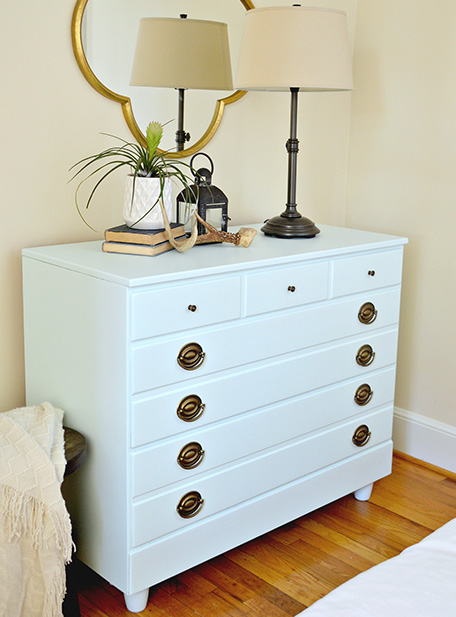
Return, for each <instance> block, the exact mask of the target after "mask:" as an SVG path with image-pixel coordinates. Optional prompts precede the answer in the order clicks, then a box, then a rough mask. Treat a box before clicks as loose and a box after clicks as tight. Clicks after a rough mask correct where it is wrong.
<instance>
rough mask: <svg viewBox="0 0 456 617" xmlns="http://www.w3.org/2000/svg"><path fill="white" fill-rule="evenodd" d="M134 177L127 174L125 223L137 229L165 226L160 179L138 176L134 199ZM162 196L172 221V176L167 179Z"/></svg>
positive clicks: (124, 209)
mask: <svg viewBox="0 0 456 617" xmlns="http://www.w3.org/2000/svg"><path fill="white" fill-rule="evenodd" d="M133 179H134V177H133V176H127V178H126V182H125V197H124V208H123V217H124V221H125V223H126V224H127V225H128V226H130V227H134V228H135V229H161V228H163V227H164V226H165V224H164V222H163V216H162V211H161V207H160V203H159V201H158V198H159V196H160V179H159V178H140V177H136V180H135V192H134V195H133V199H132V192H133ZM162 198H163V205H164V207H165V211H166V214H167V216H168V220H169V221H172V220H173V187H172V182H171V180H170V178H166V179H165V184H164V187H163V196H162ZM154 204H155V205H154ZM152 206H153V207H152ZM151 208H152V210H151ZM149 210H150V212H149ZM146 213H147V214H146Z"/></svg>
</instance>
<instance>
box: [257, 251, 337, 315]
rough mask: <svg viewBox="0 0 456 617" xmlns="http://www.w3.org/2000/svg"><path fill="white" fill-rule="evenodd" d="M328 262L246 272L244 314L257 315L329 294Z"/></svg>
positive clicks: (322, 297)
mask: <svg viewBox="0 0 456 617" xmlns="http://www.w3.org/2000/svg"><path fill="white" fill-rule="evenodd" d="M328 271H329V265H328V262H319V263H312V264H304V265H300V266H294V267H289V268H278V269H276V270H268V271H267V272H258V273H255V274H248V275H247V276H246V314H247V315H258V314H260V313H267V312H269V311H276V310H279V309H286V308H290V307H293V306H300V305H301V304H309V303H311V302H318V301H319V300H325V299H326V298H327V297H328Z"/></svg>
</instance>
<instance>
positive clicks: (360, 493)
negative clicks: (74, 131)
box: [354, 483, 374, 501]
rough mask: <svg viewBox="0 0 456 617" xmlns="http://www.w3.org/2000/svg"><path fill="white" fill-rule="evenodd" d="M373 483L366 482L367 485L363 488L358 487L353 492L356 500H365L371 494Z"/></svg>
mask: <svg viewBox="0 0 456 617" xmlns="http://www.w3.org/2000/svg"><path fill="white" fill-rule="evenodd" d="M373 487H374V484H373V483H372V484H368V485H367V486H363V488H359V489H358V490H357V491H355V492H354V495H355V498H356V499H357V500H358V501H367V500H368V499H369V497H370V496H371V494H372V489H373Z"/></svg>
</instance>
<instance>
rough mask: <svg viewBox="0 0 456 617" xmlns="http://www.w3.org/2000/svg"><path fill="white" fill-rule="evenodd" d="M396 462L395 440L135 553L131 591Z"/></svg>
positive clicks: (270, 526)
mask: <svg viewBox="0 0 456 617" xmlns="http://www.w3.org/2000/svg"><path fill="white" fill-rule="evenodd" d="M391 459H392V443H391V441H388V442H386V443H383V444H381V445H379V446H376V447H375V448H370V449H369V450H366V449H364V448H362V449H361V450H360V452H359V453H358V454H356V455H355V456H352V457H350V458H348V459H345V460H343V461H340V462H339V463H336V464H335V465H331V466H330V467H326V468H324V469H321V470H319V471H317V472H315V473H313V474H310V475H307V476H305V477H304V478H300V479H298V480H296V481H295V482H291V483H289V484H286V485H284V486H282V487H279V488H278V489H275V490H273V491H270V492H268V493H265V494H263V495H260V496H258V497H256V498H254V499H251V500H249V501H245V502H243V503H242V504H239V505H237V506H235V507H233V508H230V509H228V510H225V511H224V512H220V513H218V514H217V515H215V516H212V517H209V518H206V519H204V520H203V521H202V523H201V524H199V523H196V524H195V525H190V526H187V527H185V528H183V529H180V530H179V531H177V532H176V533H171V534H169V535H167V536H162V537H161V538H158V539H157V540H155V541H153V542H151V543H150V544H147V545H143V546H140V547H138V548H136V549H133V550H131V551H130V553H129V566H130V567H129V585H128V590H127V592H128V593H135V592H137V591H141V590H143V589H146V588H147V587H150V586H152V585H155V584H156V583H158V582H160V581H162V580H164V579H167V578H169V577H171V576H174V575H175V574H178V573H179V572H183V571H185V570H187V569H188V568H191V567H193V566H195V565H197V564H199V563H202V562H204V561H207V560H208V559H211V558H212V557H215V556H216V555H220V554H221V553H224V552H226V551H228V550H230V549H232V548H234V547H235V546H239V545H240V544H243V543H244V542H247V541H248V540H251V539H252V538H256V537H257V536H259V535H261V534H263V533H266V532H268V531H271V529H276V528H277V527H279V526H280V525H284V524H285V523H288V522H289V521H292V520H294V519H296V518H298V517H299V516H303V515H304V514H306V513H307V512H312V511H313V510H315V509H316V508H320V507H321V506H323V505H325V504H327V503H330V502H331V501H334V500H335V499H338V498H340V497H343V496H344V495H347V494H348V493H351V492H352V491H355V490H357V489H359V488H361V487H363V486H366V485H367V484H369V483H371V482H375V481H376V480H379V479H380V478H382V477H384V476H386V475H388V474H389V473H391Z"/></svg>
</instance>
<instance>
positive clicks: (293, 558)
mask: <svg viewBox="0 0 456 617" xmlns="http://www.w3.org/2000/svg"><path fill="white" fill-rule="evenodd" d="M453 517H456V476H455V475H454V474H448V475H446V473H445V472H444V470H440V469H437V468H429V467H428V466H424V467H423V466H421V465H419V464H418V463H417V462H416V461H415V460H408V459H407V458H403V457H400V456H395V457H394V461H393V473H392V474H391V475H390V476H388V477H386V478H383V479H382V480H380V481H379V482H377V483H376V484H375V486H374V491H373V493H372V497H371V499H370V500H369V501H368V502H359V501H357V500H356V499H355V498H354V497H353V496H352V495H348V496H347V497H344V498H342V499H339V500H337V501H335V502H334V503H331V504H328V505H326V506H324V507H322V508H320V509H319V510H317V511H315V512H312V513H310V514H308V515H306V516H303V517H301V518H299V519H296V520H295V521H292V522H291V523H288V524H286V525H284V526H283V527H280V528H279V529H276V530H274V531H272V532H271V533H269V534H265V535H264V536H261V537H260V538H257V539H255V540H252V541H251V542H247V543H246V544H244V545H242V546H240V547H237V548H235V549H233V550H231V551H229V552H227V553H225V554H224V555H221V556H219V557H216V558H214V559H211V560H210V561H208V562H207V563H205V564H201V565H200V566H197V567H195V568H192V569H191V570H188V571H187V572H183V573H182V574H179V575H178V576H175V577H173V578H171V579H169V580H167V581H164V582H163V583H161V584H159V585H156V586H155V587H153V588H152V589H151V591H150V597H149V602H148V605H147V607H146V609H145V610H144V611H142V612H141V613H137V614H138V616H139V617H266V615H267V617H293V616H294V615H297V614H298V613H300V612H301V611H302V610H304V608H306V607H307V606H310V605H311V604H312V603H313V602H315V601H316V600H318V599H319V598H320V597H323V596H324V595H325V594H326V593H328V592H329V591H331V590H332V589H333V588H334V587H335V586H337V585H338V584H340V583H341V582H343V581H344V580H347V578H350V577H352V576H354V575H356V574H357V573H358V572H361V571H364V570H366V569H367V568H369V567H371V566H372V565H375V564H376V563H379V562H380V561H383V560H385V559H387V558H389V557H392V556H394V555H397V554H398V553H399V552H400V551H402V550H403V549H404V548H406V547H407V546H410V545H411V544H414V543H416V542H418V541H420V540H421V539H422V538H424V537H425V536H427V535H429V534H430V533H431V532H432V531H434V530H435V529H437V528H438V527H440V526H441V525H442V524H444V523H446V522H447V521H448V520H450V519H451V518H453ZM77 571H78V586H79V598H80V606H81V617H131V613H129V612H128V611H127V609H126V607H125V604H124V601H123V594H122V593H121V592H120V591H119V590H117V589H116V588H115V587H112V586H111V585H110V584H109V583H107V582H106V581H104V580H103V579H101V578H100V577H99V576H97V575H96V574H94V573H93V572H92V571H91V570H89V569H88V568H86V567H85V566H82V565H81V566H80V568H77Z"/></svg>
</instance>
